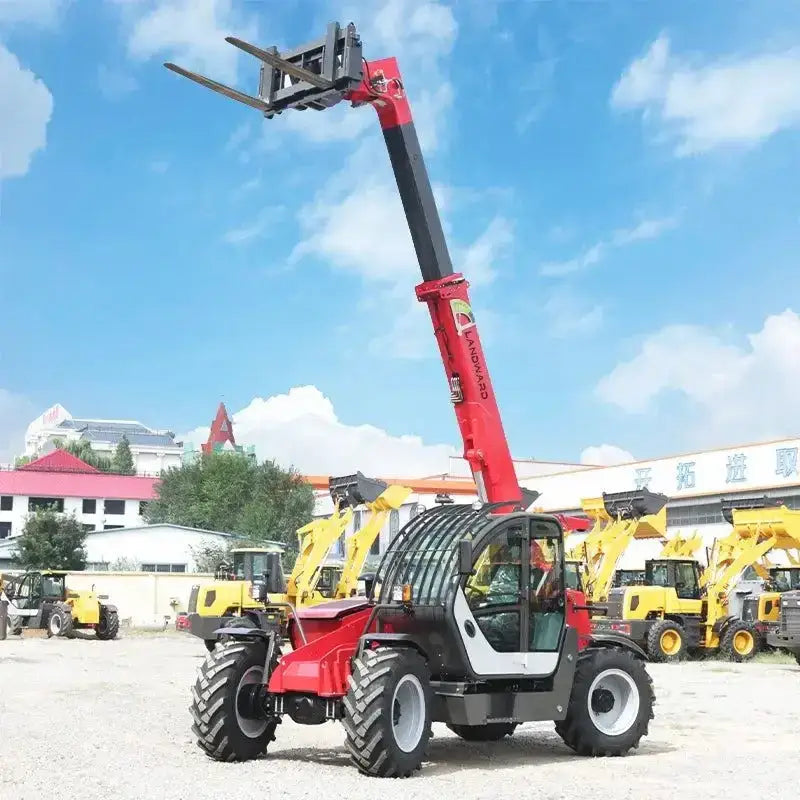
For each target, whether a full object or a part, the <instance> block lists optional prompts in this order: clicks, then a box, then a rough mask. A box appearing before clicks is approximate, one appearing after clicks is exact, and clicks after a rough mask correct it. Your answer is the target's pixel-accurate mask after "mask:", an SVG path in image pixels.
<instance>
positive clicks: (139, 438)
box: [80, 430, 177, 447]
mask: <svg viewBox="0 0 800 800" xmlns="http://www.w3.org/2000/svg"><path fill="white" fill-rule="evenodd" d="M123 436H126V437H127V439H128V442H129V443H130V444H133V445H147V446H150V447H177V445H176V444H175V440H174V439H173V438H172V437H171V436H167V434H165V433H125V432H124V431H108V430H91V431H83V432H82V433H81V436H80V438H81V439H84V440H85V441H87V442H110V443H111V444H115V445H116V444H119V442H120V441H121V440H122V437H123Z"/></svg>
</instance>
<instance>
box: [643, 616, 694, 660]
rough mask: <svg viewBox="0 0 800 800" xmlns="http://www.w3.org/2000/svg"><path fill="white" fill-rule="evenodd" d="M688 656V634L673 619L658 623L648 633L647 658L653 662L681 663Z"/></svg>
mask: <svg viewBox="0 0 800 800" xmlns="http://www.w3.org/2000/svg"><path fill="white" fill-rule="evenodd" d="M685 655H686V632H685V631H684V629H683V626H681V625H679V624H678V623H677V622H673V621H672V620H671V619H662V620H659V621H658V622H656V623H655V624H654V625H653V626H652V627H651V628H650V630H649V631H648V633H647V656H648V658H649V659H650V660H651V661H656V662H671V661H680V660H681V659H682V658H684V656H685Z"/></svg>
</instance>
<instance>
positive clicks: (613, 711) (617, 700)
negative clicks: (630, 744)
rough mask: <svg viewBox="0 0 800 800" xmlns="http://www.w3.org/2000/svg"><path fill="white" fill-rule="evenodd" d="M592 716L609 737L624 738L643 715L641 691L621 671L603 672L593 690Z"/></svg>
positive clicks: (595, 682) (591, 687)
mask: <svg viewBox="0 0 800 800" xmlns="http://www.w3.org/2000/svg"><path fill="white" fill-rule="evenodd" d="M588 704H589V717H590V718H591V720H592V723H593V724H594V726H595V727H596V728H597V730H599V731H600V732H601V733H604V734H606V736H620V735H621V734H623V733H626V732H627V731H628V730H630V728H631V727H632V726H633V724H634V722H635V721H636V717H637V716H638V714H639V689H638V688H637V686H636V684H635V683H634V681H633V678H632V677H631V676H630V675H629V674H628V673H627V672H623V671H622V670H621V669H607V670H605V671H604V672H601V673H600V674H599V675H598V676H597V677H596V678H595V679H594V680H593V681H592V685H591V686H590V687H589V698H588Z"/></svg>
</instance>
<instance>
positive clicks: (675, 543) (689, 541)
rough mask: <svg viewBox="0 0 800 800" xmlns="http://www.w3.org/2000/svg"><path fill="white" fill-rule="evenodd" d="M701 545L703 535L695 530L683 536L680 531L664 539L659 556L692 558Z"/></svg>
mask: <svg viewBox="0 0 800 800" xmlns="http://www.w3.org/2000/svg"><path fill="white" fill-rule="evenodd" d="M702 546H703V536H702V534H699V533H698V532H697V531H695V532H694V534H692V535H691V536H686V537H685V538H684V537H683V536H681V535H680V533H678V534H676V535H675V536H673V537H672V538H671V539H666V540H665V541H664V547H663V549H662V550H661V553H660V555H659V556H658V557H659V558H693V557H694V554H695V553H696V552H697V551H698V550H699V549H700V548H701V547H702Z"/></svg>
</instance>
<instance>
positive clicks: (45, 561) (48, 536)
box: [13, 508, 86, 570]
mask: <svg viewBox="0 0 800 800" xmlns="http://www.w3.org/2000/svg"><path fill="white" fill-rule="evenodd" d="M85 541H86V531H84V530H83V526H82V525H81V523H80V522H78V520H77V519H76V518H75V516H74V515H72V514H70V515H64V514H59V513H58V512H57V511H54V510H53V509H50V508H46V509H41V510H39V511H36V512H34V513H33V514H29V515H28V517H27V519H26V520H25V527H24V528H23V529H22V534H21V535H20V536H19V538H18V539H16V541H15V552H14V554H13V558H14V560H15V561H16V562H17V563H18V564H19V565H20V566H21V567H23V568H24V569H69V570H81V569H84V567H85V566H86V549H85V548H84V542H85Z"/></svg>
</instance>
